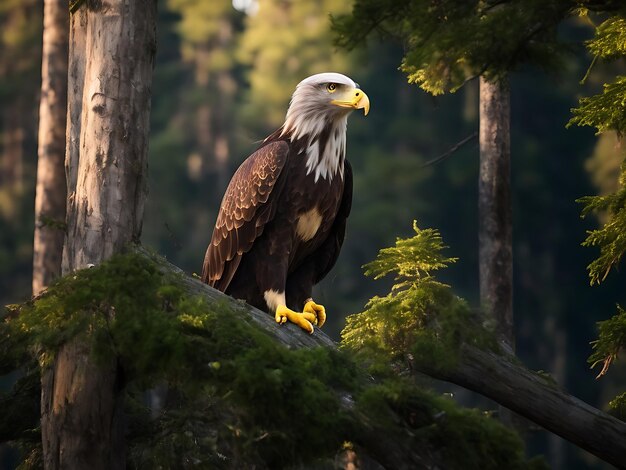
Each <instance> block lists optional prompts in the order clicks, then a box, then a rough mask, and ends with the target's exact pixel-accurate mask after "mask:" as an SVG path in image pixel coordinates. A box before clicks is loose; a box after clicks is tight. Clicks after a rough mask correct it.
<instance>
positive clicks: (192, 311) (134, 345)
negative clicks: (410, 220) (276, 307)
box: [2, 254, 523, 468]
mask: <svg viewBox="0 0 626 470" xmlns="http://www.w3.org/2000/svg"><path fill="white" fill-rule="evenodd" d="M180 280H181V279H180V278H178V277H177V276H170V275H164V274H162V273H161V272H160V271H159V269H158V267H157V265H156V264H155V263H154V262H153V261H151V260H149V259H147V258H146V257H144V256H143V255H139V254H127V255H124V256H115V257H113V258H111V259H110V260H109V261H107V262H105V263H102V264H101V265H100V266H98V267H95V268H91V269H87V270H83V271H80V272H77V273H74V274H72V275H70V276H68V277H66V278H63V279H61V280H60V281H59V282H58V283H56V284H55V285H54V286H52V287H51V288H50V289H49V290H48V292H47V293H46V294H45V295H43V296H42V297H41V298H40V299H38V300H36V301H35V302H32V303H28V304H25V305H23V306H22V307H21V313H20V315H19V316H17V317H14V318H12V319H11V320H8V321H6V322H4V323H3V325H2V328H4V329H5V330H6V331H7V332H12V333H14V334H13V335H12V337H13V338H20V340H19V341H14V342H13V343H12V344H14V345H17V346H16V347H17V349H19V350H20V351H30V352H31V353H33V354H34V355H35V356H36V357H37V358H38V359H39V364H40V365H41V366H43V367H45V366H47V364H48V363H49V362H50V360H51V358H53V357H54V354H55V353H56V352H57V351H58V349H59V348H60V347H61V346H62V345H63V344H64V343H65V342H67V341H69V340H76V341H82V342H84V343H85V344H86V345H87V346H89V347H90V350H91V351H92V354H93V357H94V358H95V359H96V361H98V360H106V361H109V360H111V358H115V359H116V360H117V362H118V364H120V366H121V368H122V369H123V372H124V377H125V380H126V407H127V410H126V411H127V417H128V423H129V430H128V441H127V444H128V456H129V466H130V467H131V468H155V467H163V468H187V467H191V466H193V467H195V468H250V467H251V466H255V467H257V468H284V467H290V466H298V465H301V464H312V463H315V462H317V463H320V461H323V462H326V463H327V462H328V461H332V459H333V458H334V456H335V455H336V453H337V452H338V451H339V450H340V449H341V447H342V444H343V443H344V441H354V442H357V444H358V440H359V435H360V432H361V427H362V425H361V421H360V420H361V419H362V417H363V414H365V415H366V419H367V420H368V421H369V422H375V423H376V426H377V427H378V428H380V429H381V430H382V432H384V433H386V434H389V435H393V436H398V437H400V438H403V439H406V436H407V432H409V433H410V434H409V435H413V436H414V437H413V439H414V440H415V443H416V445H422V446H433V448H434V449H436V451H437V452H439V449H440V448H441V449H442V452H444V454H442V455H444V456H445V459H446V461H447V462H451V465H452V466H451V467H450V468H453V465H454V464H455V462H457V461H467V462H472V465H473V464H474V462H476V465H477V466H478V465H479V464H480V465H482V464H484V465H482V466H485V467H487V468H496V467H490V466H489V462H491V461H492V460H493V459H494V458H495V460H494V461H495V462H501V460H499V459H500V455H504V454H507V455H508V456H509V458H510V456H511V455H513V456H514V459H518V457H519V459H520V461H521V459H522V457H520V456H521V450H520V449H521V446H520V445H519V442H518V441H517V440H515V439H514V438H509V435H508V434H506V433H502V432H501V429H500V427H493V428H492V426H495V425H494V424H493V423H492V422H491V421H487V418H484V417H482V416H481V415H480V414H479V413H478V412H467V413H469V414H467V413H466V412H464V411H461V410H459V409H458V408H456V407H453V405H452V404H451V403H448V402H440V401H439V399H438V398H437V397H435V396H434V395H432V394H431V393H430V392H426V391H423V390H420V389H419V388H418V387H417V386H415V384H412V385H408V384H407V383H405V382H397V381H389V380H387V381H384V382H382V383H380V384H379V385H371V381H370V380H369V379H367V378H365V377H364V373H363V372H361V369H360V367H359V366H357V361H359V360H360V359H359V358H358V357H357V358H354V357H353V356H352V355H351V354H350V353H348V352H345V351H335V350H331V349H325V348H318V349H302V350H295V351H292V350H288V349H287V348H285V347H283V346H281V345H279V344H277V343H276V342H275V341H274V340H273V339H272V338H270V337H269V336H267V335H266V334H265V333H264V332H262V331H261V330H259V329H258V328H256V327H254V326H251V325H250V324H249V323H248V322H247V321H242V318H241V315H242V313H241V312H240V311H239V310H234V309H233V308H231V306H230V304H229V303H227V302H224V303H220V302H216V303H210V304H209V303H207V302H206V301H205V300H204V299H202V298H199V297H190V296H187V295H185V292H184V289H183V287H181V282H180ZM429 288H432V289H431V291H430V293H428V296H429V297H428V299H429V300H428V302H427V303H425V304H424V305H439V306H441V305H446V307H445V310H446V312H448V313H447V314H446V316H440V315H439V314H437V316H432V317H428V318H429V320H428V322H430V321H431V320H432V321H436V322H437V323H438V324H439V325H440V326H441V328H440V329H432V330H431V329H424V330H423V331H424V332H428V334H431V332H433V331H439V333H436V334H435V336H432V337H427V336H424V338H422V339H420V336H419V335H418V336H417V337H415V336H413V337H411V341H412V343H411V344H414V345H417V346H415V348H414V353H415V356H416V357H422V358H425V357H426V356H427V355H428V354H432V352H430V351H428V347H427V344H428V341H431V342H432V344H437V343H436V342H437V341H444V342H449V341H453V340H454V341H459V340H463V341H469V337H470V336H471V335H470V334H469V333H468V332H467V331H462V328H461V326H460V325H462V324H464V323H463V322H464V321H465V320H464V318H465V316H466V315H468V312H469V310H468V309H467V307H466V306H465V304H464V303H463V302H461V301H460V300H458V299H457V298H456V297H454V296H453V295H452V294H451V293H450V292H449V290H448V289H447V288H446V287H445V286H443V285H441V284H430V285H429ZM450 325H457V326H455V327H454V328H453V327H451V326H450ZM443 331H445V332H447V333H446V334H450V335H452V337H453V339H444V340H442V337H441V335H442V334H443V333H442V332H443ZM452 332H453V333H452ZM424 334H425V335H426V333H424ZM437 335H439V336H437ZM420 341H422V342H420ZM420 344H421V345H422V346H421V347H422V348H423V350H420V347H419V345H420ZM446 344H447V343H446ZM7 347H8V346H7ZM9 349H10V348H9ZM437 354H439V353H437ZM379 367H380V372H381V374H380V375H381V377H393V376H394V371H393V370H391V369H390V368H389V364H388V363H387V364H386V365H385V366H383V365H382V363H381V364H380V365H379ZM378 380H380V378H379V379H378ZM154 386H161V387H162V388H165V389H167V395H168V396H167V400H166V405H165V407H164V408H163V409H162V410H161V412H160V413H159V414H158V416H156V417H153V416H151V411H150V410H148V408H147V407H146V406H145V399H146V390H147V389H149V388H151V387H154ZM343 391H345V395H346V396H349V397H352V399H353V400H354V403H355V408H356V409H357V410H358V412H357V413H355V410H354V409H353V408H351V407H347V406H343V405H342V403H341V401H340V395H341V394H342V393H343ZM348 401H350V400H348ZM442 411H443V412H444V414H445V416H446V418H445V420H443V421H442V420H441V416H442V415H441V413H442ZM496 431H497V432H496ZM490 441H491V442H490ZM455 452H456V453H457V454H458V455H459V456H458V457H456V458H457V459H458V460H454V457H453V456H454V455H455ZM32 455H33V456H34V457H33V458H35V457H36V454H32ZM37 455H38V454H37ZM494 455H495V457H494ZM510 461H511V460H509V462H510ZM514 461H517V460H514ZM485 462H487V463H485ZM464 468H471V467H464ZM508 468H518V467H511V466H510V465H509V467H508ZM519 468H523V467H519Z"/></svg>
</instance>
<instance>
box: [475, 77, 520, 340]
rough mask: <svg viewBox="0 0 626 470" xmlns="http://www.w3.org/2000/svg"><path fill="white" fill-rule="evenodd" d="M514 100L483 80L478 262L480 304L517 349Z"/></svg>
mask: <svg viewBox="0 0 626 470" xmlns="http://www.w3.org/2000/svg"><path fill="white" fill-rule="evenodd" d="M510 115H511V110H510V99H509V86H508V82H506V80H502V81H500V82H497V83H496V82H489V81H487V80H486V79H485V78H483V77H481V78H480V137H479V139H480V175H479V180H478V215H479V228H478V258H479V270H480V276H479V278H480V300H481V305H482V307H483V309H485V311H486V312H487V313H488V314H489V315H490V316H491V317H492V318H493V319H494V321H495V323H496V332H497V334H498V337H499V339H500V341H501V342H502V343H503V344H504V345H505V346H506V348H507V349H508V350H510V351H513V350H514V348H515V337H514V331H513V250H512V220H511V145H510V129H509V128H510V121H511V118H510Z"/></svg>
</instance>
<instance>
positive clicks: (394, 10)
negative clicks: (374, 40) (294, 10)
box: [333, 0, 572, 95]
mask: <svg viewBox="0 0 626 470" xmlns="http://www.w3.org/2000/svg"><path fill="white" fill-rule="evenodd" d="M571 8H572V5H571V2H567V1H550V2H545V1H543V0H526V1H523V2H520V1H484V2H467V1H464V0H445V1H440V2H431V1H427V0H402V1H395V0H387V1H380V0H355V2H354V3H353V10H352V15H343V16H337V17H334V18H333V26H334V29H335V30H336V32H337V33H338V35H339V36H338V44H339V45H341V46H344V47H349V48H352V47H355V46H356V45H358V44H360V43H362V42H364V41H365V39H366V37H367V36H368V35H370V34H371V33H373V32H376V33H378V34H379V35H381V36H383V37H392V38H396V39H398V40H400V41H402V43H403V44H404V45H405V56H404V58H403V59H402V64H401V65H400V69H401V70H402V71H403V72H405V73H406V74H407V78H408V81H409V83H415V84H418V85H419V86H420V87H421V88H423V89H424V90H426V91H428V92H429V93H432V94H433V95H439V94H442V93H445V92H448V91H456V90H457V89H458V88H459V87H461V86H462V85H463V84H464V83H465V82H466V81H467V80H468V79H471V78H474V77H476V76H478V75H485V76H486V77H488V78H490V79H492V80H498V79H500V78H501V77H502V76H504V75H505V74H506V73H508V72H509V71H511V70H514V69H515V68H517V67H519V66H520V65H521V64H527V63H530V64H534V65H537V66H540V67H543V68H547V69H551V70H557V69H558V67H559V66H560V65H561V61H560V57H561V55H562V52H563V50H564V48H563V46H562V45H561V44H560V43H559V41H558V40H557V35H556V26H557V24H558V23H559V22H560V21H561V20H562V19H563V18H564V17H566V16H568V15H569V14H571V12H570V9H571Z"/></svg>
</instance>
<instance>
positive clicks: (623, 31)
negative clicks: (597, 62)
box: [587, 16, 626, 60]
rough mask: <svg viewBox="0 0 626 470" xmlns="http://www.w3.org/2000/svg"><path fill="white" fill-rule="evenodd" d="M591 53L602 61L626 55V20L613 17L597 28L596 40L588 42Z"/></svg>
mask: <svg viewBox="0 0 626 470" xmlns="http://www.w3.org/2000/svg"><path fill="white" fill-rule="evenodd" d="M587 48H588V49H589V52H591V53H592V54H593V55H595V56H597V57H601V58H602V59H609V60H611V59H619V58H620V57H621V56H624V55H626V18H623V17H620V16H613V17H610V18H608V19H607V20H605V21H604V22H603V23H602V24H601V25H600V26H598V27H597V28H596V34H595V38H593V39H592V40H590V41H588V42H587Z"/></svg>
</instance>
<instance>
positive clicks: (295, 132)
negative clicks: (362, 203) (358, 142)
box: [282, 72, 370, 181]
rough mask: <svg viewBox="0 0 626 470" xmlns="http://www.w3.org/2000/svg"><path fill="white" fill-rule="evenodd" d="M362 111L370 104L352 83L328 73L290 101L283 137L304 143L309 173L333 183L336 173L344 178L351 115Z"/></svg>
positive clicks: (312, 78) (306, 84) (306, 83)
mask: <svg viewBox="0 0 626 470" xmlns="http://www.w3.org/2000/svg"><path fill="white" fill-rule="evenodd" d="M355 109H363V111H364V113H365V114H366V115H367V113H368V112H369V109H370V100H369V98H368V97H367V95H366V94H365V92H364V91H363V90H361V89H360V88H359V85H358V84H356V83H355V82H354V81H353V80H352V79H350V78H349V77H346V76H345V75H342V74H340V73H333V72H326V73H318V74H316V75H312V76H310V77H308V78H305V79H304V80H302V81H301V82H300V83H299V84H298V86H297V87H296V91H295V92H294V93H293V96H292V97H291V103H290V104H289V109H288V110H287V117H286V118H285V124H284V125H283V130H282V135H289V137H290V139H291V140H292V141H299V140H304V141H305V142H306V144H305V145H304V147H303V149H304V150H303V153H304V154H305V156H306V166H307V173H315V181H317V180H318V179H319V178H324V179H326V178H328V179H329V180H331V179H332V178H333V177H334V176H335V175H336V174H337V172H339V174H340V176H341V177H342V178H343V160H344V158H345V153H346V152H345V150H346V127H347V123H348V115H349V114H350V112H351V111H354V110H355Z"/></svg>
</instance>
